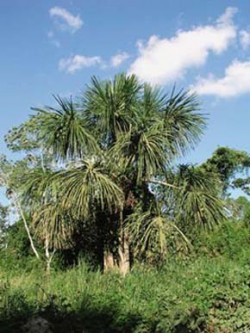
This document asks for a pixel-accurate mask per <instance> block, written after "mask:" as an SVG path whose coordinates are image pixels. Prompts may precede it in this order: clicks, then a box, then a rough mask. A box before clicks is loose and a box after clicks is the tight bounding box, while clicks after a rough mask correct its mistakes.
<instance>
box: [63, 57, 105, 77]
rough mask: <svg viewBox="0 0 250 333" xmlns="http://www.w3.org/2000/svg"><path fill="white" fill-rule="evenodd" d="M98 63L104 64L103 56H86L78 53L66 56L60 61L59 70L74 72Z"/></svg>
mask: <svg viewBox="0 0 250 333" xmlns="http://www.w3.org/2000/svg"><path fill="white" fill-rule="evenodd" d="M96 65H102V59H101V57H98V56H94V57H86V56H84V55H79V54H76V55H74V56H71V57H69V58H64V59H61V60H60V61H59V70H61V71H65V72H66V73H70V74H74V73H75V72H76V71H79V70H81V69H83V68H85V67H92V66H96Z"/></svg>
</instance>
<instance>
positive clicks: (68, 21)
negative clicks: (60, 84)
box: [49, 7, 83, 32]
mask: <svg viewBox="0 0 250 333" xmlns="http://www.w3.org/2000/svg"><path fill="white" fill-rule="evenodd" d="M49 14H50V16H51V17H53V18H55V19H59V21H56V23H57V24H58V26H59V27H60V28H61V29H62V30H70V31H71V32H75V31H77V30H79V29H80V28H81V26H82V25H83V21H82V20H81V18H80V16H79V15H77V16H74V15H73V14H71V13H70V12H69V11H67V10H66V9H64V8H62V7H53V8H51V9H50V10H49Z"/></svg>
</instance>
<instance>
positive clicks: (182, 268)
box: [0, 74, 250, 333]
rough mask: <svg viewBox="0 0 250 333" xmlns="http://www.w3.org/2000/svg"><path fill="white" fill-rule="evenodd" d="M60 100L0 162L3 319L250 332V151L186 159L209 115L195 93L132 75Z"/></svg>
mask: <svg viewBox="0 0 250 333" xmlns="http://www.w3.org/2000/svg"><path fill="white" fill-rule="evenodd" d="M55 100H56V103H57V106H55V107H45V108H40V109H34V115H33V116H31V117H30V118H29V119H28V120H27V121H26V122H24V123H23V124H21V125H20V126H19V127H16V128H13V129H12V130H11V131H10V132H9V133H8V134H7V136H6V142H7V145H8V147H9V148H10V149H11V150H12V151H13V152H19V154H18V155H19V156H21V158H20V159H18V160H16V161H15V162H11V161H10V160H7V158H6V157H5V156H2V157H1V160H0V179H1V184H2V186H3V187H4V188H5V189H6V194H7V197H8V198H9V200H10V203H11V204H10V207H9V208H8V209H7V207H3V206H1V207H0V208H1V209H0V228H1V238H0V242H1V244H0V245H1V248H0V267H1V274H0V283H1V285H0V297H1V298H0V301H1V309H0V321H1V327H2V330H3V331H5V332H15V331H16V332H17V331H20V327H23V325H24V324H25V322H27V320H28V319H30V318H32V317H33V316H34V315H40V316H42V317H43V318H47V319H48V320H49V322H50V323H51V325H52V330H53V331H55V332H57V331H58V332H65V330H66V331H67V332H82V331H83V330H84V332H85V330H86V332H138V333H139V332H207V333H212V332H225V333H227V332H228V333H229V332H248V331H249V330H250V321H249V314H250V313H249V310H248V309H249V305H250V304H249V300H248V298H249V265H250V261H249V254H250V247H249V241H250V235H249V224H250V203H249V201H248V199H247V197H240V198H238V199H232V198H231V197H230V195H229V193H230V190H231V189H232V188H240V189H242V190H243V191H245V193H246V195H248V194H249V187H248V186H249V182H250V180H249V177H247V176H246V175H245V171H247V170H248V169H249V167H250V157H249V156H248V154H247V153H246V152H242V151H237V150H234V149H230V148H227V147H220V148H218V149H217V150H216V151H215V152H214V154H213V155H212V156H211V157H210V158H209V159H208V160H207V161H205V162H204V163H203V164H201V165H187V164H185V165H183V164H182V165H178V159H179V158H180V157H183V156H184V155H186V153H187V152H188V151H189V150H190V149H193V148H194V147H195V145H196V143H197V142H198V141H199V139H200V136H201V134H202V133H203V130H204V128H205V126H206V117H205V116H204V114H203V113H202V112H201V111H200V110H199V103H198V102H197V98H196V96H194V95H190V94H189V92H185V91H181V92H175V90H173V91H172V92H171V93H170V94H169V95H167V94H164V92H163V91H161V90H159V89H156V88H153V87H151V86H149V85H148V84H141V83H140V82H139V81H138V80H137V78H136V77H135V76H126V75H124V74H120V75H117V76H116V77H115V78H114V80H113V81H99V80H98V79H96V78H93V79H92V81H91V84H90V85H89V86H88V87H87V88H86V90H85V92H84V93H83V94H82V95H81V96H79V97H78V98H77V99H76V100H74V101H73V100H72V99H69V100H67V99H62V98H60V97H55ZM20 153H21V154H20ZM10 209H12V210H13V209H14V210H15V212H16V213H17V215H14V217H13V216H12V218H11V219H12V220H13V219H14V220H15V221H12V223H10V224H8V222H7V221H8V218H7V215H8V211H10ZM104 273H105V274H104ZM24 330H25V329H24Z"/></svg>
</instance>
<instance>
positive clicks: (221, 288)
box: [0, 230, 250, 333]
mask: <svg viewBox="0 0 250 333" xmlns="http://www.w3.org/2000/svg"><path fill="white" fill-rule="evenodd" d="M228 232H229V233H231V231H230V230H229V231H228V230H224V234H223V235H224V237H225V239H226V236H225V235H226V234H227V233H228ZM234 232H235V231H234ZM219 233H221V231H218V235H219ZM240 233H241V235H236V234H235V235H234V236H233V238H235V237H239V239H238V241H237V242H235V240H233V241H230V242H229V243H230V244H231V245H230V244H228V245H227V246H224V248H223V246H222V245H221V244H220V242H221V237H220V238H219V237H218V239H217V240H216V237H217V236H218V235H217V236H216V234H214V236H213V238H212V239H211V238H210V239H207V240H206V241H207V244H206V246H203V250H204V249H205V250H204V251H203V250H202V251H200V254H199V255H197V254H196V255H193V256H191V257H190V258H188V259H187V258H185V259H173V258H172V259H170V260H169V261H168V262H166V264H165V265H164V266H163V267H162V268H161V269H158V270H156V269H154V268H150V267H146V266H142V265H140V266H136V267H134V268H133V270H132V272H131V273H130V274H129V275H127V276H126V277H125V278H122V277H120V276H119V275H117V274H114V273H113V274H105V275H102V274H101V273H100V272H93V271H90V270H89V268H88V266H87V265H86V264H84V263H83V262H82V263H81V264H80V265H79V266H78V267H75V268H73V269H71V270H68V271H52V273H51V276H50V277H48V276H46V275H45V274H44V272H43V271H42V270H40V269H39V268H36V269H34V270H31V271H29V272H25V271H20V270H19V271H18V272H15V271H14V270H11V271H8V272H6V271H5V272H2V273H1V274H0V331H1V332H20V327H22V325H23V324H24V323H25V322H26V321H27V319H28V318H30V317H32V316H33V315H41V316H42V317H44V318H47V319H48V320H49V322H50V323H52V326H53V331H54V332H69V333H70V332H81V333H82V332H83V330H84V332H90V333H92V332H99V333H102V332H103V333H106V332H107V333H112V332H124V333H129V332H135V333H148V332H155V333H156V332H157V333H168V332H175V333H186V332H206V333H215V332H218V333H235V332H241V333H247V332H250V251H249V247H250V245H249V244H247V242H248V237H249V236H248V234H247V233H242V232H241V231H240ZM228 237H231V236H230V235H229V236H228ZM204 241H205V239H203V245H204ZM234 242H235V244H234V245H232V244H233V243H234ZM239 242H240V244H239ZM223 244H224V243H223ZM229 245H230V246H229ZM211 249H213V251H214V253H212V252H213V251H212V250H211ZM203 252H204V253H203ZM207 252H208V253H207ZM220 252H222V253H220Z"/></svg>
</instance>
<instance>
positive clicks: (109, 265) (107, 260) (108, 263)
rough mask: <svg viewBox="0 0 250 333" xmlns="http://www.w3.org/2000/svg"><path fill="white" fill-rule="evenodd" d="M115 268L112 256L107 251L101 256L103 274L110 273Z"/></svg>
mask: <svg viewBox="0 0 250 333" xmlns="http://www.w3.org/2000/svg"><path fill="white" fill-rule="evenodd" d="M114 267H115V259H114V254H113V253H111V252H110V251H108V250H105V251H104V254H103V270H104V272H108V271H112V270H113V269H114Z"/></svg>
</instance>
